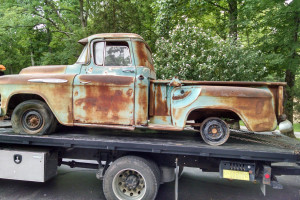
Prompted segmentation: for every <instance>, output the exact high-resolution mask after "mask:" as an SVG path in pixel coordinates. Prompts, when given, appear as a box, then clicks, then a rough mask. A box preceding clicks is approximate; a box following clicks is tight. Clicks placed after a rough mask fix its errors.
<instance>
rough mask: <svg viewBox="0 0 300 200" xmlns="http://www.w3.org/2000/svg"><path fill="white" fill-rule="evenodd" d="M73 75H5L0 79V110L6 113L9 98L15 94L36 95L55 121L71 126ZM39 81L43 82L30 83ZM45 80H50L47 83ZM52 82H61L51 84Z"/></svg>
mask: <svg viewBox="0 0 300 200" xmlns="http://www.w3.org/2000/svg"><path fill="white" fill-rule="evenodd" d="M74 76H75V75H74V74H32V75H7V76H3V77H0V84H3V85H5V88H0V93H1V101H2V104H1V108H2V110H3V111H4V112H5V113H6V112H7V107H8V103H9V100H10V98H11V97H12V96H13V95H16V94H37V95H39V96H41V97H42V98H43V99H44V100H45V101H46V102H47V104H48V105H49V107H50V109H51V110H52V111H53V114H54V115H55V116H56V118H57V120H58V121H59V122H60V123H62V124H64V125H73V115H72V112H73V109H72V84H73V78H74ZM34 79H40V80H45V82H42V81H40V82H31V81H30V80H34ZM47 80H50V81H48V82H47ZM53 80H62V81H60V82H53Z"/></svg>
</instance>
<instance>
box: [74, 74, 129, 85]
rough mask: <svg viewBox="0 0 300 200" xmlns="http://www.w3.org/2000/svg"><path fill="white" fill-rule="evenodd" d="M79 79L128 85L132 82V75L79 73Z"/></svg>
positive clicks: (98, 83)
mask: <svg viewBox="0 0 300 200" xmlns="http://www.w3.org/2000/svg"><path fill="white" fill-rule="evenodd" d="M80 80H81V81H83V82H89V81H91V82H92V83H93V84H97V85H103V86H104V85H130V84H131V83H133V82H134V79H133V78H132V77H128V76H111V75H81V76H80Z"/></svg>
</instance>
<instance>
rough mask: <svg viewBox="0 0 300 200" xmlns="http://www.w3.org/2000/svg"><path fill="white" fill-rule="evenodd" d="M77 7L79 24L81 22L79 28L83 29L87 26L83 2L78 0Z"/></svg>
mask: <svg viewBox="0 0 300 200" xmlns="http://www.w3.org/2000/svg"><path fill="white" fill-rule="evenodd" d="M79 7H80V22H81V27H82V28H85V27H86V26H87V19H86V17H85V16H84V10H83V0H79Z"/></svg>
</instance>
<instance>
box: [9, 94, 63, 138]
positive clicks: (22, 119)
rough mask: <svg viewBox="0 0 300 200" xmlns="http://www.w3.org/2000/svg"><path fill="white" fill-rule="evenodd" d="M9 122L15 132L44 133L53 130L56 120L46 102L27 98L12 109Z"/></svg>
mask: <svg viewBox="0 0 300 200" xmlns="http://www.w3.org/2000/svg"><path fill="white" fill-rule="evenodd" d="M11 123H12V128H13V130H14V132H15V133H18V134H30V135H44V134H50V133H52V132H54V131H55V128H56V125H57V120H56V119H55V117H54V115H53V114H52V112H51V110H50V108H49V107H48V106H47V104H46V103H44V102H42V101H40V100H28V101H24V102H22V103H20V104H19V105H18V106H17V107H16V108H15V109H14V111H13V113H12V116H11Z"/></svg>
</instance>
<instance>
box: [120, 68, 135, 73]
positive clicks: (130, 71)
mask: <svg viewBox="0 0 300 200" xmlns="http://www.w3.org/2000/svg"><path fill="white" fill-rule="evenodd" d="M122 72H125V73H134V70H133V69H123V70H122Z"/></svg>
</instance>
